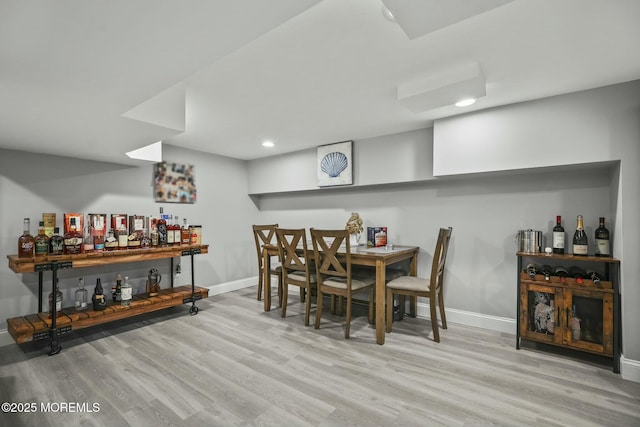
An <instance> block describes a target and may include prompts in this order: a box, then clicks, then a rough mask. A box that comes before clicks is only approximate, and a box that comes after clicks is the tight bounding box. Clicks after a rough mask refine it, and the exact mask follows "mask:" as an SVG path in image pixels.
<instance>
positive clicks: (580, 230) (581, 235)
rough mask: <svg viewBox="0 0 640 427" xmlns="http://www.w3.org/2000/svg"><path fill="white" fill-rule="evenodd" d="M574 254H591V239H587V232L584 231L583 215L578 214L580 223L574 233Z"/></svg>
mask: <svg viewBox="0 0 640 427" xmlns="http://www.w3.org/2000/svg"><path fill="white" fill-rule="evenodd" d="M573 254H574V255H579V256H587V255H589V241H588V239H587V233H585V232H584V224H583V222H582V215H578V224H577V225H576V232H575V233H574V235H573Z"/></svg>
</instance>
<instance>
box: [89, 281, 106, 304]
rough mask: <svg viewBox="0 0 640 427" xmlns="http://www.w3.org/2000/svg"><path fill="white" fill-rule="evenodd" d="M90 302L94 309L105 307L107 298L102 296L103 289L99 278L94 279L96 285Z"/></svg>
mask: <svg viewBox="0 0 640 427" xmlns="http://www.w3.org/2000/svg"><path fill="white" fill-rule="evenodd" d="M91 302H92V303H93V309H94V310H96V311H100V310H104V309H105V308H106V307H107V299H106V298H105V297H104V291H103V290H102V283H100V278H98V279H97V280H96V287H95V289H94V291H93V296H92V297H91Z"/></svg>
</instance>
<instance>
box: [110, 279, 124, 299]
mask: <svg viewBox="0 0 640 427" xmlns="http://www.w3.org/2000/svg"><path fill="white" fill-rule="evenodd" d="M111 296H112V297H113V302H121V301H122V275H121V274H120V273H118V275H117V276H116V283H114V284H113V286H112V287H111Z"/></svg>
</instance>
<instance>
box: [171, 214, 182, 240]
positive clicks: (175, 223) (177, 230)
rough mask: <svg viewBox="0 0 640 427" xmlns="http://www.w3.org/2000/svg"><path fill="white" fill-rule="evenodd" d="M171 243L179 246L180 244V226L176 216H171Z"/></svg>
mask: <svg viewBox="0 0 640 427" xmlns="http://www.w3.org/2000/svg"><path fill="white" fill-rule="evenodd" d="M171 229H172V231H173V244H174V245H176V246H179V245H181V244H182V228H181V227H180V220H179V219H178V217H177V216H175V217H173V227H172V228H171Z"/></svg>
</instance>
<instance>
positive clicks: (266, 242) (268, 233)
mask: <svg viewBox="0 0 640 427" xmlns="http://www.w3.org/2000/svg"><path fill="white" fill-rule="evenodd" d="M276 228H278V224H269V225H253V238H254V240H255V243H256V253H257V255H258V298H257V299H258V301H260V300H261V299H262V288H263V287H264V280H265V271H264V258H265V255H266V256H271V255H270V254H269V252H267V253H266V254H265V251H269V250H271V249H270V248H273V251H275V254H277V243H278V242H277V238H276ZM267 274H271V275H274V276H278V303H279V304H280V305H282V267H281V266H280V265H278V266H275V267H271V268H270V269H269V271H268V272H267Z"/></svg>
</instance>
